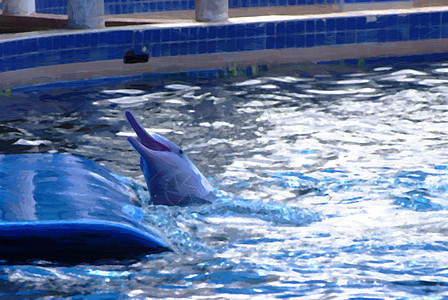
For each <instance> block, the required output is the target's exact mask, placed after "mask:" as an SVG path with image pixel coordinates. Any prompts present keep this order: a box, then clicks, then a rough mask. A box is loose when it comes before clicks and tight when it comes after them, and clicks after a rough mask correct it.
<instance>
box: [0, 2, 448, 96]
mask: <svg viewBox="0 0 448 300" xmlns="http://www.w3.org/2000/svg"><path fill="white" fill-rule="evenodd" d="M390 4H391V2H382V3H355V4H345V6H344V10H345V11H343V12H340V11H339V10H340V7H339V6H338V5H309V6H287V7H251V8H236V9H230V10H229V16H230V18H229V19H228V20H227V21H224V22H218V23H203V22H196V21H195V20H194V11H193V10H184V11H165V12H152V13H139V14H133V15H107V16H106V17H105V20H106V26H107V27H106V28H104V29H89V30H79V29H77V30H74V29H64V28H61V27H62V26H64V24H65V23H64V22H67V17H66V16H62V15H48V14H35V15H33V16H31V17H20V18H32V19H33V20H34V22H36V24H38V26H43V25H45V26H47V27H45V28H49V29H50V30H42V31H30V32H22V33H13V34H11V33H9V34H2V35H0V90H5V89H11V88H15V87H18V86H21V85H30V84H31V85H33V84H45V83H52V82H60V81H70V80H80V79H97V78H105V77H128V76H136V75H137V76H139V75H147V74H159V75H160V74H172V73H194V72H201V71H204V70H214V71H216V74H221V75H222V74H224V75H232V74H237V73H238V70H246V69H247V68H249V70H256V69H257V67H258V66H270V65H278V64H285V63H321V62H329V61H341V60H352V61H355V62H356V61H358V62H359V63H360V64H361V63H364V62H365V61H366V60H368V59H381V58H397V59H398V60H399V59H400V58H402V57H411V59H412V57H416V56H429V57H431V56H437V57H444V56H445V55H446V56H447V57H448V55H447V54H448V6H443V4H446V3H444V2H441V1H438V2H437V4H438V6H429V7H415V6H421V4H422V1H419V2H409V1H395V2H393V7H394V8H393V9H390V7H391V5H390ZM411 4H412V5H411ZM427 4H428V3H427ZM372 7H374V8H376V9H374V10H373V9H370V8H372ZM387 7H389V9H386V8H387ZM257 14H264V15H262V16H253V15H257ZM2 18H3V20H7V18H8V17H7V16H2V17H0V24H1V23H2ZM39 22H40V23H39ZM18 23H19V24H20V22H18ZM30 23H31V22H30ZM30 23H28V24H30ZM42 24H43V25H42ZM48 24H49V25H48ZM50 25H51V26H50ZM29 29H31V30H32V29H33V28H28V29H27V30H29ZM129 57H131V59H129ZM142 57H143V59H141V58H142ZM129 62H131V63H129Z"/></svg>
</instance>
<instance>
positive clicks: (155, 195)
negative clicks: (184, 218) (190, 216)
mask: <svg viewBox="0 0 448 300" xmlns="http://www.w3.org/2000/svg"><path fill="white" fill-rule="evenodd" d="M126 118H127V119H128V121H129V123H130V124H131V126H132V128H133V129H134V131H135V133H136V134H137V136H138V139H135V138H133V137H129V138H128V141H129V142H130V143H131V145H132V146H133V147H134V148H135V150H137V151H138V153H139V154H140V156H141V157H140V168H141V169H142V171H143V174H144V176H145V179H146V183H147V185H148V189H149V192H150V194H151V200H152V202H153V204H156V205H180V206H184V205H189V204H200V203H210V202H212V201H213V199H215V198H216V196H215V194H214V193H213V187H212V186H211V185H210V183H209V182H208V181H207V179H206V178H205V177H204V176H203V175H202V174H201V172H200V171H199V170H198V168H196V166H195V165H194V164H193V163H192V162H191V160H190V159H189V158H188V157H187V155H186V154H185V153H184V151H183V150H182V149H181V148H180V147H179V146H177V145H176V144H174V143H173V142H171V141H169V140H167V139H166V138H164V137H162V136H160V135H158V134H155V133H152V132H151V133H148V132H146V130H145V129H144V128H143V127H142V126H141V125H140V124H139V123H138V122H137V120H136V119H135V117H134V116H133V115H132V113H131V112H129V111H127V112H126Z"/></svg>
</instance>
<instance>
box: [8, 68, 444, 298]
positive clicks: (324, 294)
mask: <svg viewBox="0 0 448 300" xmlns="http://www.w3.org/2000/svg"><path fill="white" fill-rule="evenodd" d="M447 70H448V64H445V63H433V64H425V65H408V66H402V67H398V66H390V67H389V66H382V67H379V68H366V69H357V70H355V71H350V72H347V71H346V70H345V71H344V70H342V71H341V70H337V69H336V68H334V67H329V68H321V69H316V70H315V71H310V70H306V72H305V71H303V69H299V68H298V67H296V66H290V67H288V68H284V69H283V70H281V71H272V72H270V73H269V74H265V75H262V76H257V77H254V78H236V79H221V80H209V81H207V80H195V81H176V80H165V81H162V80H157V81H155V80H152V81H151V80H143V79H142V80H135V81H129V82H124V83H114V84H104V85H103V86H100V87H98V86H97V87H88V88H86V87H84V86H81V85H80V86H73V87H65V88H53V89H49V88H48V89H43V90H42V89H41V90H34V91H28V92H23V93H16V94H14V95H12V96H2V98H1V99H0V100H1V101H0V136H1V141H2V142H1V144H0V152H1V153H30V152H63V153H71V154H74V155H79V156H83V157H86V158H88V159H91V160H94V161H97V162H99V163H101V164H102V165H105V166H106V167H107V168H109V169H111V170H112V171H114V172H115V173H118V174H120V175H123V176H126V177H128V178H130V179H131V182H132V186H133V188H134V189H135V190H136V192H137V193H138V194H139V195H140V200H141V205H142V206H143V207H144V209H145V211H146V212H147V215H146V221H147V222H149V223H152V224H154V225H155V226H158V227H159V228H161V230H162V231H164V232H165V234H166V235H167V236H168V238H169V239H170V241H171V242H172V243H173V245H174V247H175V248H176V249H177V251H176V253H162V254H157V255H151V256H148V257H146V258H143V259H141V260H139V261H137V262H135V261H133V262H129V263H121V264H103V265H88V264H81V265H77V266H63V265H55V264H52V263H44V262H36V263H33V264H30V265H8V264H6V263H5V264H3V265H0V278H1V280H0V297H5V299H6V298H8V297H13V296H17V297H24V298H44V299H45V298H46V299H49V298H54V297H55V298H70V297H72V298H73V299H80V298H87V299H116V298H132V299H144V298H145V297H149V298H167V297H174V298H176V297H179V298H188V297H192V298H193V297H196V298H201V297H203V298H207V299H210V298H221V299H222V298H225V299H235V298H239V299H241V298H243V299H245V298H260V299H261V298H263V299H265V298H290V297H297V298H300V297H302V298H304V299H323V298H325V299H330V298H337V299H350V298H356V299H362V298H369V299H372V298H394V299H411V298H412V299H416V298H426V299H429V298H430V299H442V298H445V297H448V154H447V153H448V152H447V149H448V85H447V83H448V71H447ZM125 110H132V111H133V112H134V113H135V115H136V116H138V118H139V120H140V121H141V123H142V124H143V125H144V126H145V127H146V128H148V129H151V130H153V131H155V132H157V133H160V134H162V135H164V136H166V137H167V138H169V139H171V140H172V141H174V142H176V143H177V144H178V145H180V146H181V147H183V148H184V150H185V151H186V152H187V153H188V154H189V156H190V158H191V160H192V161H194V162H195V163H196V165H197V166H198V168H199V169H201V170H202V171H203V173H204V175H205V176H206V177H208V178H209V179H210V181H211V182H212V184H213V186H214V187H216V191H217V193H218V194H219V199H218V200H217V201H216V203H214V204H212V205H204V206H193V207H183V208H179V207H163V206H159V207H155V206H152V205H151V202H150V199H149V196H148V193H147V190H146V187H145V185H144V179H143V176H142V174H141V171H140V169H139V166H138V159H139V157H138V155H137V153H136V152H135V151H133V149H132V147H131V146H130V145H129V144H128V143H127V141H126V138H125V137H126V136H127V135H129V134H132V129H131V128H130V126H129V125H128V124H127V122H126V120H125V118H124V111H125Z"/></svg>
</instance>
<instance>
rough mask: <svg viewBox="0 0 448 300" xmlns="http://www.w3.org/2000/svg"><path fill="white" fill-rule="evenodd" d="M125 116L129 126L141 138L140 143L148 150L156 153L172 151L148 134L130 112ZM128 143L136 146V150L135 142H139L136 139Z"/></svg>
mask: <svg viewBox="0 0 448 300" xmlns="http://www.w3.org/2000/svg"><path fill="white" fill-rule="evenodd" d="M125 115H126V118H127V119H128V121H129V124H131V126H132V128H133V129H134V131H135V133H136V134H137V136H138V137H139V139H140V143H141V144H142V145H143V146H145V147H146V148H148V149H150V150H154V151H170V149H169V148H168V147H167V146H165V145H164V144H162V143H161V142H159V141H157V140H156V139H155V138H153V137H152V136H151V135H150V134H149V133H147V132H146V130H145V129H144V128H143V127H142V126H141V125H140V124H139V123H138V122H137V120H136V119H135V117H134V115H133V114H132V113H131V112H130V111H126V112H125ZM128 141H129V142H130V143H131V144H132V146H134V148H136V146H135V142H137V141H136V140H135V139H134V141H131V140H130V139H129V138H128ZM139 152H140V151H139Z"/></svg>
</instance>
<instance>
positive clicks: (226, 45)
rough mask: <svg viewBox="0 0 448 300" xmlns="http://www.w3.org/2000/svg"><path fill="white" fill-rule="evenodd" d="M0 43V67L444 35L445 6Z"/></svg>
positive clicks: (447, 20)
mask: <svg viewBox="0 0 448 300" xmlns="http://www.w3.org/2000/svg"><path fill="white" fill-rule="evenodd" d="M143 28H145V29H142V27H139V28H138V29H132V28H131V29H113V30H104V31H94V32H85V33H77V34H69V35H53V36H42V37H32V38H26V39H19V40H11V41H4V42H1V43H0V71H1V72H5V71H12V70H19V69H24V68H33V67H37V66H49V65H58V64H69V63H78V62H89V61H99V60H115V59H122V58H123V56H124V54H125V53H126V52H127V51H129V50H131V49H133V50H135V51H138V52H140V51H142V52H146V53H149V54H150V56H151V57H175V56H181V55H201V54H214V53H225V52H242V51H255V50H266V49H285V48H309V47H318V46H330V47H336V46H342V45H347V44H366V43H383V42H399V41H417V40H428V39H441V38H448V11H438V12H432V13H421V12H416V13H410V14H401V15H397V14H392V15H379V16H373V15H372V16H350V17H327V18H322V19H318V18H316V19H304V18H302V19H295V20H289V21H269V22H256V23H242V24H235V23H232V24H221V25H211V26H205V25H196V26H193V25H192V26H186V27H160V26H158V27H157V26H152V27H150V26H148V27H143Z"/></svg>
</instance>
